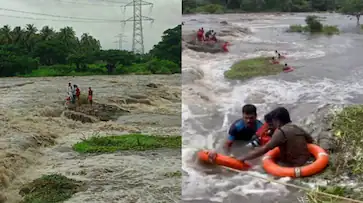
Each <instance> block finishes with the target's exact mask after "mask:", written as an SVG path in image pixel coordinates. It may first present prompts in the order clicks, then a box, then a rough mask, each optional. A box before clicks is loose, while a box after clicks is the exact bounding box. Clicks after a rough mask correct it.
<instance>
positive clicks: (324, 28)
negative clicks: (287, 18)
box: [287, 16, 340, 35]
mask: <svg viewBox="0 0 363 203" xmlns="http://www.w3.org/2000/svg"><path fill="white" fill-rule="evenodd" d="M305 22H306V24H307V25H291V26H290V28H289V29H288V30H287V31H288V32H299V33H314V34H315V33H322V34H325V35H334V34H339V32H340V31H339V29H338V27H337V26H331V25H323V24H322V23H321V22H320V19H319V18H318V17H317V16H307V17H306V19H305Z"/></svg>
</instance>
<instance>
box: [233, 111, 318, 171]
mask: <svg viewBox="0 0 363 203" xmlns="http://www.w3.org/2000/svg"><path fill="white" fill-rule="evenodd" d="M271 117H272V123H273V125H274V127H275V128H276V130H275V132H274V134H273V135H272V138H271V140H270V141H269V142H268V143H267V144H266V145H264V146H262V147H261V148H258V149H256V150H254V151H252V152H250V153H249V154H248V155H246V156H243V157H241V158H239V160H240V161H242V162H244V161H247V160H251V159H255V158H257V157H259V156H262V155H264V154H265V153H267V152H268V151H269V150H272V149H274V148H275V147H279V148H280V160H279V161H280V162H282V164H284V165H285V166H289V167H298V166H303V165H304V164H305V163H306V162H307V161H308V159H309V158H310V156H311V155H310V152H309V150H308V148H307V144H308V143H313V138H312V137H311V136H310V134H308V133H307V132H306V131H305V130H304V129H302V128H301V127H299V126H297V125H294V124H292V123H291V119H290V114H289V112H288V111H287V109H285V108H283V107H279V108H276V109H275V110H273V111H272V112H271Z"/></svg>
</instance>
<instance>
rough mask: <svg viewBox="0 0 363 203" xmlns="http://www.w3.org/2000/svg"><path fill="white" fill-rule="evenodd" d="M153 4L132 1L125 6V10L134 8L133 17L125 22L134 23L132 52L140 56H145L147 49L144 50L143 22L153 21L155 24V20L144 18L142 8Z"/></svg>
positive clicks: (136, 0) (137, 0) (140, 0)
mask: <svg viewBox="0 0 363 203" xmlns="http://www.w3.org/2000/svg"><path fill="white" fill-rule="evenodd" d="M152 5H153V4H152V3H150V2H146V1H143V0H132V1H131V2H129V3H127V4H126V5H125V6H124V9H125V10H126V7H128V6H132V7H133V10H134V11H133V17H131V18H128V19H126V20H125V21H124V23H126V22H133V25H134V26H133V34H132V51H133V52H134V53H138V54H144V52H145V48H144V35H143V28H142V22H143V21H151V22H154V19H152V18H150V17H147V16H143V15H142V7H143V6H152Z"/></svg>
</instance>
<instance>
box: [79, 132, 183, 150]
mask: <svg viewBox="0 0 363 203" xmlns="http://www.w3.org/2000/svg"><path fill="white" fill-rule="evenodd" d="M160 148H171V149H179V148H181V136H155V135H143V134H126V135H114V136H105V137H100V136H97V137H91V138H89V139H86V140H83V141H81V142H79V143H76V144H75V145H73V149H74V150H75V151H77V152H81V153H101V152H103V153H111V152H115V151H122V150H131V151H145V150H154V149H160Z"/></svg>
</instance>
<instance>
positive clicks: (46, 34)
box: [40, 25, 55, 40]
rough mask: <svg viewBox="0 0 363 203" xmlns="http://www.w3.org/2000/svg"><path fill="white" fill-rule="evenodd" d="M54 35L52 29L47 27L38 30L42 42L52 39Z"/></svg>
mask: <svg viewBox="0 0 363 203" xmlns="http://www.w3.org/2000/svg"><path fill="white" fill-rule="evenodd" d="M54 35H55V31H54V29H53V28H50V27H49V26H47V25H46V26H44V27H43V28H42V29H41V30H40V39H42V40H49V39H51V38H53V37H54Z"/></svg>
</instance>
